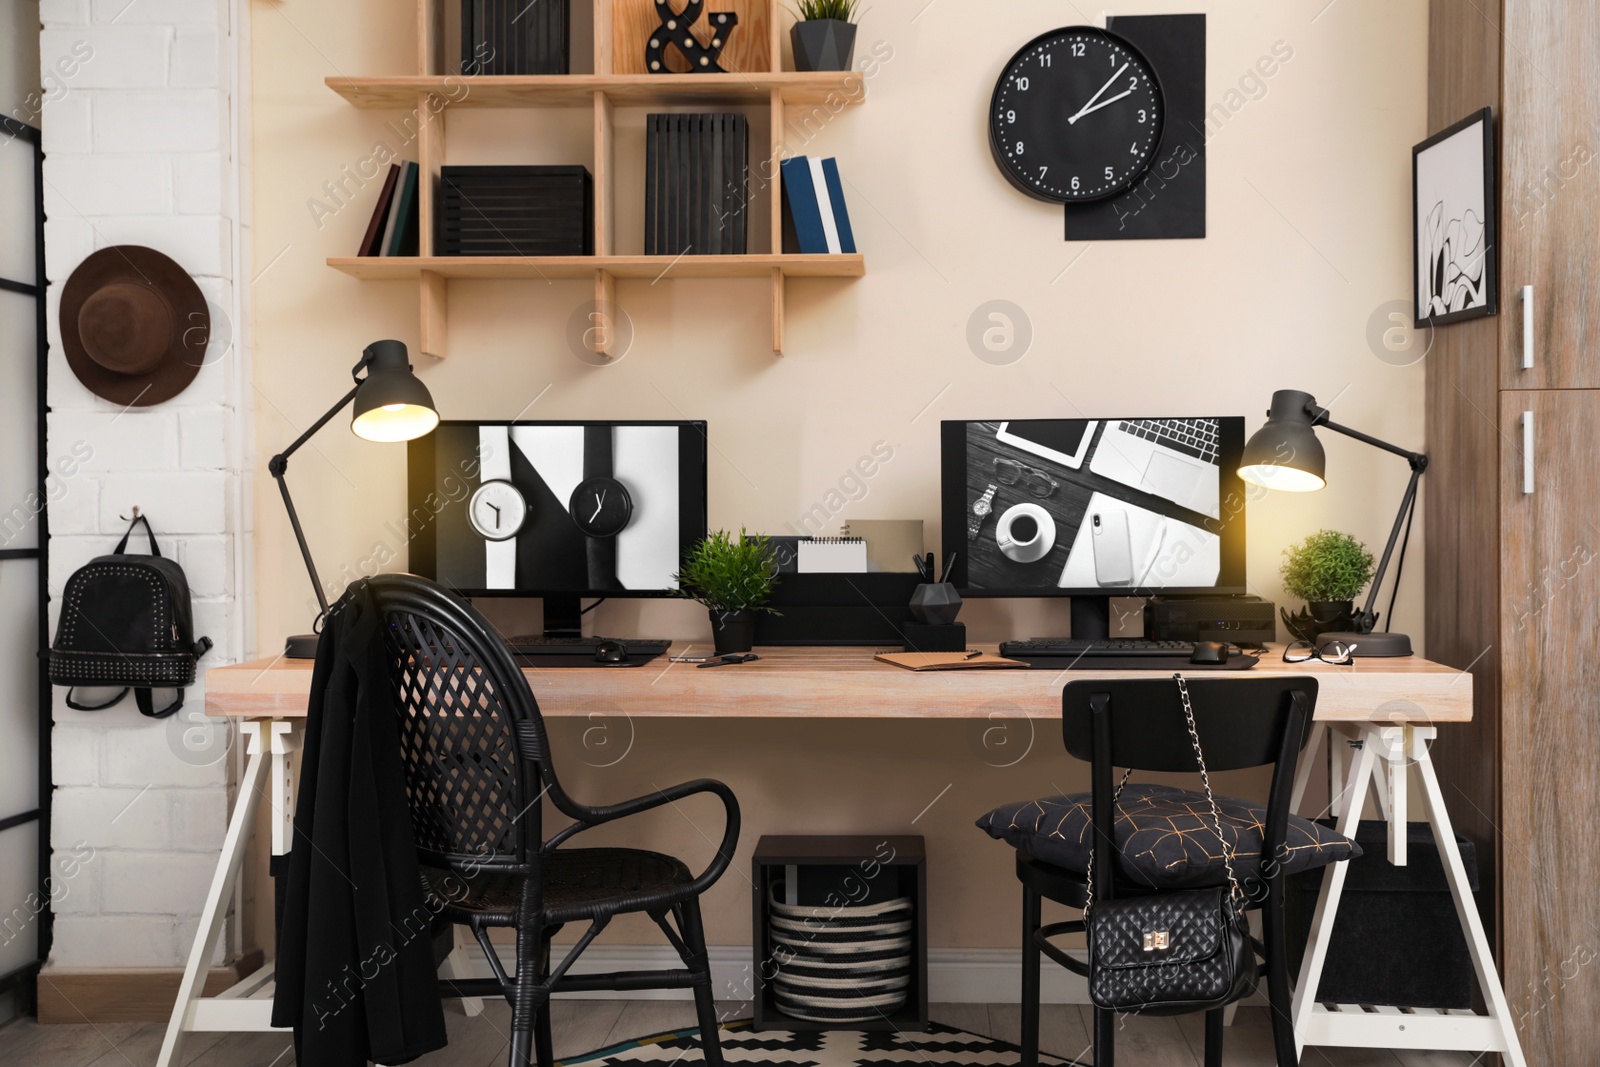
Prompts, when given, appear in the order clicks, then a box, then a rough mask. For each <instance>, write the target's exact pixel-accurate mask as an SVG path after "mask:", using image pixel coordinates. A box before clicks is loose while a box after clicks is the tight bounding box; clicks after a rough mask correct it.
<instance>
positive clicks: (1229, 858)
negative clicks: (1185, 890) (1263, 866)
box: [1083, 673, 1244, 921]
mask: <svg viewBox="0 0 1600 1067" xmlns="http://www.w3.org/2000/svg"><path fill="white" fill-rule="evenodd" d="M1172 677H1173V679H1174V680H1175V681H1177V683H1178V696H1180V697H1181V698H1182V699H1183V718H1184V721H1185V722H1186V723H1187V724H1188V726H1189V743H1190V744H1191V745H1193V746H1194V759H1195V762H1196V763H1198V764H1199V765H1200V783H1201V784H1202V785H1203V786H1205V790H1206V803H1208V804H1210V805H1211V831H1212V833H1214V834H1216V835H1217V841H1218V842H1220V843H1221V845H1222V866H1223V869H1224V870H1226V871H1227V872H1228V887H1229V893H1228V896H1229V899H1231V900H1232V901H1233V902H1234V903H1235V904H1238V903H1240V902H1242V901H1243V900H1244V890H1243V889H1240V888H1239V880H1238V879H1237V878H1235V877H1234V874H1233V849H1232V848H1230V847H1229V846H1228V839H1227V838H1226V837H1224V836H1223V835H1222V814H1221V812H1219V811H1218V810H1217V798H1216V797H1215V796H1214V795H1213V794H1212V792H1211V776H1210V775H1209V774H1207V773H1206V756H1205V753H1204V752H1202V751H1201V749H1200V731H1199V730H1198V729H1197V728H1196V727H1195V723H1194V705H1193V704H1191V703H1190V702H1189V683H1188V682H1186V681H1185V680H1184V677H1183V675H1182V674H1177V673H1175V674H1173V676H1172ZM1132 774H1133V768H1132V767H1128V768H1126V769H1124V770H1123V772H1122V780H1121V781H1119V782H1118V783H1117V788H1116V790H1115V791H1114V792H1113V793H1112V794H1111V810H1112V813H1113V814H1112V817H1111V826H1112V831H1111V832H1112V834H1113V835H1115V833H1116V814H1115V812H1116V809H1117V804H1118V802H1119V801H1121V799H1122V787H1123V786H1125V785H1127V784H1128V778H1129V777H1130V776H1132ZM1089 828H1090V831H1091V834H1092V832H1093V830H1094V821H1093V819H1092V818H1091V819H1090V823H1089ZM1094 854H1095V848H1094V844H1093V840H1092V838H1091V843H1090V845H1089V865H1088V869H1087V870H1085V871H1084V874H1083V878H1084V889H1085V893H1084V901H1083V917H1084V920H1085V921H1087V920H1088V918H1089V912H1090V911H1091V910H1093V908H1094Z"/></svg>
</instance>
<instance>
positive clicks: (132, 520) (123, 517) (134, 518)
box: [117, 504, 139, 522]
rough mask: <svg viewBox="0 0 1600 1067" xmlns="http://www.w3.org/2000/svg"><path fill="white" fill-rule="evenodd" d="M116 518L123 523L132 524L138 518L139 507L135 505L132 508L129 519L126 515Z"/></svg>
mask: <svg viewBox="0 0 1600 1067" xmlns="http://www.w3.org/2000/svg"><path fill="white" fill-rule="evenodd" d="M117 518H119V519H121V520H122V521H123V522H134V521H135V520H137V519H138V518H139V505H138V504H135V505H134V506H133V516H132V517H131V518H130V517H129V516H127V515H118V516H117Z"/></svg>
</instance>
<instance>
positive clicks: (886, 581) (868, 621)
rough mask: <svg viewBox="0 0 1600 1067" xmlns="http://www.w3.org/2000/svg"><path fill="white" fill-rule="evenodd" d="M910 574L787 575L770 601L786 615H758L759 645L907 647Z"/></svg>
mask: <svg viewBox="0 0 1600 1067" xmlns="http://www.w3.org/2000/svg"><path fill="white" fill-rule="evenodd" d="M921 582H922V579H921V577H919V576H918V575H917V574H916V573H915V572H912V573H909V574H785V575H783V576H782V577H781V578H780V579H779V580H778V584H777V586H776V587H775V588H774V589H773V593H772V599H771V600H770V601H768V604H769V606H771V607H772V608H773V609H774V610H776V611H779V612H782V614H781V615H771V614H767V613H764V612H763V613H761V614H758V615H757V616H756V644H758V645H879V646H881V645H903V644H904V642H905V636H904V633H905V628H906V624H907V623H908V622H910V621H911V594H912V592H913V591H915V590H916V588H917V586H918V585H920V584H921Z"/></svg>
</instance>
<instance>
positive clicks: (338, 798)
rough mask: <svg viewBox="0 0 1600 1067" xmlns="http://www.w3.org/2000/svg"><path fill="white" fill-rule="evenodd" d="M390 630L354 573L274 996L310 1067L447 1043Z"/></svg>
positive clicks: (316, 728) (318, 708)
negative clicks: (386, 632) (386, 638)
mask: <svg viewBox="0 0 1600 1067" xmlns="http://www.w3.org/2000/svg"><path fill="white" fill-rule="evenodd" d="M381 627H382V622H381V620H380V619H379V618H378V617H377V612H376V610H375V608H374V606H373V603H372V598H371V595H370V593H369V592H368V591H367V588H366V585H365V583H357V584H356V585H355V586H354V587H352V589H351V590H350V592H349V593H348V594H346V596H345V597H344V599H343V600H342V601H340V603H339V604H338V605H337V606H336V607H335V609H334V610H333V611H332V612H330V614H329V617H328V620H327V623H326V625H325V626H324V628H323V632H322V638H321V640H320V641H319V642H318V644H317V661H316V667H315V669H314V670H313V672H312V676H311V679H312V680H311V703H310V705H309V707H308V709H307V711H308V715H307V719H306V733H305V749H304V752H303V754H302V758H301V765H300V794H299V798H298V800H297V802H296V806H295V815H294V845H293V848H292V850H291V852H290V857H289V874H288V885H287V890H286V900H285V904H284V915H283V926H282V928H281V930H280V931H279V935H278V960H277V987H276V993H275V998H274V1001H273V1005H272V1024H273V1025H274V1026H292V1027H294V1044H295V1057H296V1060H297V1061H298V1062H299V1063H300V1064H301V1067H362V1065H365V1064H366V1063H367V1062H369V1061H376V1062H378V1063H386V1064H390V1063H403V1062H405V1061H407V1060H411V1059H414V1058H416V1057H417V1056H420V1055H422V1054H423V1053H425V1052H431V1051H433V1050H435V1049H438V1048H442V1047H443V1046H444V1044H445V1041H446V1037H445V1026H444V1011H443V1009H442V1007H441V1005H440V1001H439V986H438V975H437V971H436V970H435V962H434V955H433V946H432V938H431V936H430V931H431V928H432V925H433V921H434V919H435V910H434V908H432V907H430V905H429V904H428V902H427V901H426V900H425V898H424V894H423V886H422V877H421V871H420V869H419V868H418V865H417V858H416V849H415V844H414V842H413V839H412V834H411V823H410V814H409V808H408V806H407V803H406V786H405V768H404V766H403V765H402V763H401V756H400V743H399V727H398V724H397V723H396V721H395V714H396V713H395V702H394V695H393V693H392V691H391V689H390V684H389V678H388V672H387V666H386V663H385V659H384V645H383V635H382V629H381Z"/></svg>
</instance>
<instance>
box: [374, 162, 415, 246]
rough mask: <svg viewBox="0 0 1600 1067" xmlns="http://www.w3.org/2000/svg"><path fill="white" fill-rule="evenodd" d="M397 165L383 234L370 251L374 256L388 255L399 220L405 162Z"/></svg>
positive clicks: (404, 182) (404, 179) (404, 178)
mask: <svg viewBox="0 0 1600 1067" xmlns="http://www.w3.org/2000/svg"><path fill="white" fill-rule="evenodd" d="M399 167H400V173H399V174H398V175H397V176H396V177H395V182H394V192H393V193H391V194H390V196H389V214H388V216H387V217H386V218H385V219H384V222H383V236H382V237H380V238H378V247H377V249H376V250H374V251H373V253H372V254H373V255H375V256H387V255H389V254H390V252H389V246H390V245H392V244H394V230H395V225H396V224H397V223H398V222H399V220H400V191H401V190H402V189H404V188H405V184H406V167H407V164H406V163H405V162H404V161H401V163H400V164H399Z"/></svg>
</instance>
